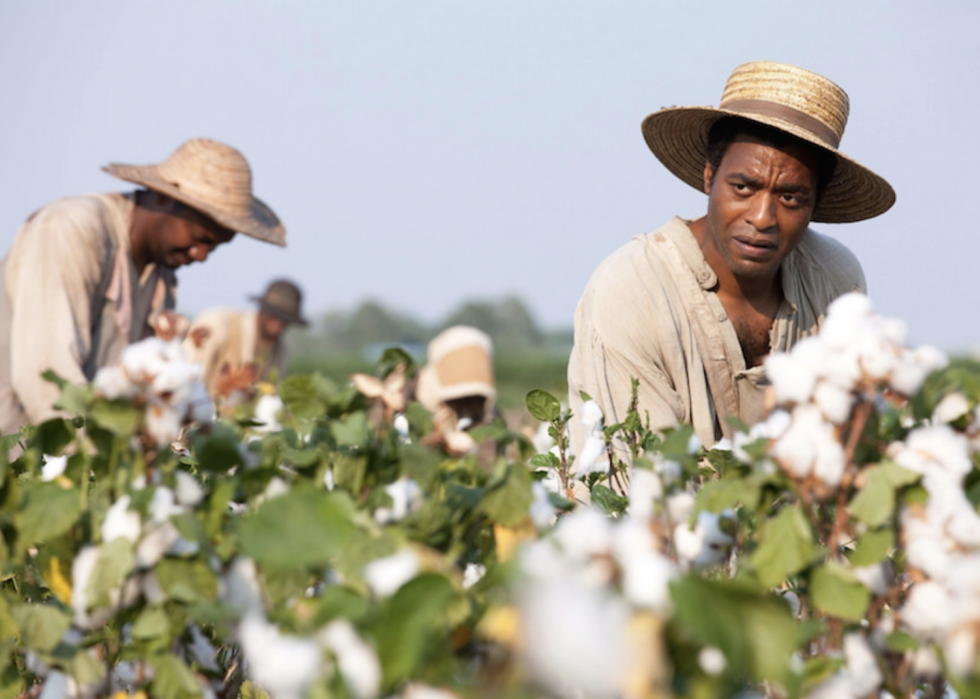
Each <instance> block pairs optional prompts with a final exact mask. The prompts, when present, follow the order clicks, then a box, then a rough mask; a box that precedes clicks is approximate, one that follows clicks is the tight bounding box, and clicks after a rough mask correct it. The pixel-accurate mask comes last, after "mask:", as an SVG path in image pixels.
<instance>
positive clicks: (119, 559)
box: [85, 537, 136, 609]
mask: <svg viewBox="0 0 980 699" xmlns="http://www.w3.org/2000/svg"><path fill="white" fill-rule="evenodd" d="M135 565H136V556H135V555H134V554H133V545H132V544H131V543H130V542H129V540H128V539H125V538H123V537H119V538H118V539H113V540H112V541H110V542H109V543H107V544H102V546H100V547H99V558H98V560H97V561H96V564H95V570H93V571H92V577H90V578H89V580H88V585H87V587H86V588H85V599H86V602H87V607H88V608H89V609H92V608H93V607H101V606H105V605H107V604H109V599H110V597H109V595H110V593H111V592H112V591H113V590H115V589H116V588H118V587H119V586H120V585H121V584H122V582H123V580H125V579H126V576H127V575H129V573H130V571H131V570H132V569H133V566H135Z"/></svg>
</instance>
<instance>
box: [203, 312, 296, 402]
mask: <svg viewBox="0 0 980 699" xmlns="http://www.w3.org/2000/svg"><path fill="white" fill-rule="evenodd" d="M201 328H203V329H205V330H207V337H206V338H205V339H204V341H203V342H201V344H200V346H198V345H197V343H196V342H195V341H194V335H195V332H194V331H195V330H198V329H201ZM257 346H258V312H257V311H235V310H231V309H228V308H212V309H209V310H206V311H202V312H201V314H200V315H198V316H197V317H196V318H195V319H194V322H193V323H191V328H190V331H189V332H188V333H187V338H186V339H185V340H184V352H185V353H186V354H187V358H188V359H190V360H191V361H192V362H197V363H199V364H201V365H202V366H203V367H204V382H205V384H206V385H207V387H208V392H209V393H210V394H211V395H212V396H213V395H215V389H216V386H217V381H218V378H219V377H220V376H221V369H222V367H224V366H225V365H228V367H229V368H230V369H232V370H235V371H237V370H239V369H241V368H242V367H243V366H245V365H246V364H250V363H252V362H254V363H255V364H257V365H258V369H259V374H258V375H259V378H261V379H266V378H268V377H269V374H270V372H271V371H272V370H273V369H275V370H276V371H277V372H278V374H279V377H280V378H281V377H282V375H283V373H284V371H285V368H286V351H285V348H284V347H283V344H282V343H281V342H280V343H279V344H278V345H277V346H276V347H275V349H274V350H273V351H272V352H271V353H268V355H267V356H258V355H257V353H256V347H257Z"/></svg>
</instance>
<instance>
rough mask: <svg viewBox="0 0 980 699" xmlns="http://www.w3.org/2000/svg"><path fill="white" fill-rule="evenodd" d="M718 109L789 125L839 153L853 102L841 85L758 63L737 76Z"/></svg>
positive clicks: (771, 63)
mask: <svg viewBox="0 0 980 699" xmlns="http://www.w3.org/2000/svg"><path fill="white" fill-rule="evenodd" d="M718 106H719V108H721V109H725V110H728V111H732V112H736V113H744V114H745V115H746V116H753V117H754V116H765V117H768V118H770V119H776V120H778V121H781V122H784V123H785V124H786V126H787V130H789V131H790V132H798V131H799V130H803V131H804V132H807V133H808V134H809V135H811V136H812V137H815V138H816V139H818V140H819V141H821V142H823V143H824V144H826V145H827V146H828V147H829V148H833V149H835V150H836V149H837V148H838V147H839V145H840V140H841V137H842V136H843V135H844V127H845V126H846V125H847V117H848V114H849V112H850V100H849V99H848V97H847V93H846V92H844V90H843V89H842V88H841V87H840V86H839V85H837V84H836V83H834V82H832V81H830V80H828V79H827V78H825V77H823V76H822V75H817V74H816V73H812V72H810V71H808V70H804V69H803V68H797V67H796V66H792V65H788V64H786V63H776V62H774V61H753V62H751V63H745V64H743V65H741V66H739V67H738V68H736V69H735V70H734V71H732V74H731V75H730V76H729V78H728V82H727V83H726V84H725V90H724V92H723V93H722V96H721V102H720V103H719V105H718Z"/></svg>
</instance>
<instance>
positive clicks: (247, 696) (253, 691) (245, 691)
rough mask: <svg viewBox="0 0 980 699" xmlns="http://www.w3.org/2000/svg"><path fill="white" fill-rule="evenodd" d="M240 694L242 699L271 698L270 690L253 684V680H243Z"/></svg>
mask: <svg viewBox="0 0 980 699" xmlns="http://www.w3.org/2000/svg"><path fill="white" fill-rule="evenodd" d="M240 694H241V699H271V697H270V696H269V694H268V692H266V691H265V690H264V689H262V688H261V687H259V686H258V685H255V684H252V682H251V680H245V681H244V682H242V688H241V691H240Z"/></svg>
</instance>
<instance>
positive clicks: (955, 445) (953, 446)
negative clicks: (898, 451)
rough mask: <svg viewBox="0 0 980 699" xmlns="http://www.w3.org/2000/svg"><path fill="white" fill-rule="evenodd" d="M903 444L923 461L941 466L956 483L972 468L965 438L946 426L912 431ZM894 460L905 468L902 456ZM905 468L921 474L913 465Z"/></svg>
mask: <svg viewBox="0 0 980 699" xmlns="http://www.w3.org/2000/svg"><path fill="white" fill-rule="evenodd" d="M905 444H906V447H907V448H908V450H909V451H910V452H912V453H913V454H915V453H917V454H918V455H920V456H921V457H923V458H924V459H927V460H928V461H931V462H933V463H935V464H938V465H940V466H942V467H943V469H945V470H946V471H947V472H948V473H949V474H950V476H952V477H953V478H955V479H956V480H957V482H962V480H963V478H965V477H966V475H967V474H968V473H969V472H970V469H971V468H972V464H971V462H970V454H969V446H970V445H969V442H968V441H967V439H966V437H964V436H963V435H961V434H960V433H958V432H955V431H953V429H951V428H950V427H949V426H948V425H933V426H931V427H921V428H919V429H916V430H913V431H912V432H910V433H909V435H908V437H906V439H905ZM895 460H896V463H898V464H899V465H900V466H906V463H905V461H904V459H903V458H902V456H899V457H897V458H896V459H895ZM906 468H911V469H912V470H914V471H918V472H919V473H922V472H923V471H922V470H920V469H918V468H916V467H915V466H913V465H909V466H906Z"/></svg>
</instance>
